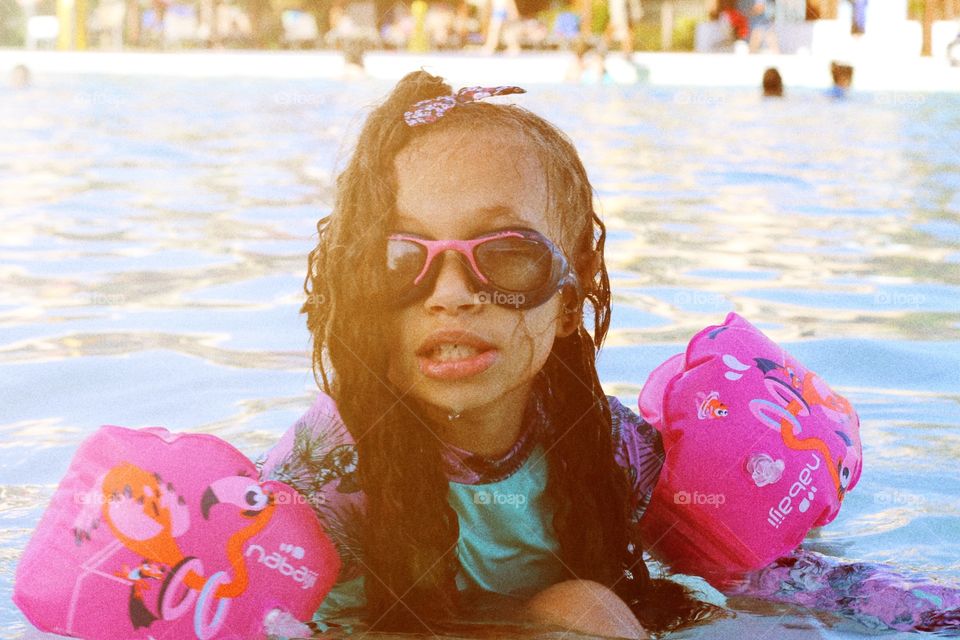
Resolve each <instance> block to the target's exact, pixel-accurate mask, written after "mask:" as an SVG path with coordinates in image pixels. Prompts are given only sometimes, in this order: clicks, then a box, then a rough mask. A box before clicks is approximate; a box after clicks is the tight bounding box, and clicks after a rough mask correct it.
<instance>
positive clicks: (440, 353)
mask: <svg viewBox="0 0 960 640" xmlns="http://www.w3.org/2000/svg"><path fill="white" fill-rule="evenodd" d="M478 353H480V352H479V351H477V350H476V349H475V348H474V347H471V346H468V345H465V344H450V343H446V344H441V345H440V346H438V347H436V348H435V349H434V350H433V351H431V352H430V357H431V358H432V359H433V360H439V361H440V362H447V361H450V360H463V359H465V358H471V357H473V356H475V355H477V354H478Z"/></svg>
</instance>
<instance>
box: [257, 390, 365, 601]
mask: <svg viewBox="0 0 960 640" xmlns="http://www.w3.org/2000/svg"><path fill="white" fill-rule="evenodd" d="M257 464H258V466H259V467H260V477H261V479H263V480H268V479H269V480H279V481H281V482H285V483H286V484H288V485H290V486H291V487H293V488H294V489H296V490H297V492H299V493H300V495H302V496H304V497H305V498H306V499H307V500H308V501H309V502H310V505H311V506H312V507H313V510H314V513H316V514H317V517H318V518H319V520H320V522H321V523H322V524H323V527H324V529H325V531H326V532H327V535H329V536H330V539H331V540H332V541H333V543H334V545H335V546H336V548H337V551H338V552H339V553H340V558H341V561H342V566H341V569H340V576H339V578H338V582H341V581H344V580H349V579H352V578H355V577H357V576H358V575H360V564H361V563H360V551H361V549H360V535H361V531H360V527H361V525H362V522H363V514H364V510H365V509H364V508H365V502H364V496H363V492H362V491H360V489H359V487H358V486H357V480H356V469H357V449H356V445H355V443H354V441H353V438H352V437H351V436H350V433H349V431H347V427H346V425H344V424H343V421H342V420H341V419H340V414H339V413H338V412H337V408H336V405H335V404H334V402H333V399H332V398H330V397H329V396H327V395H325V394H324V393H320V395H319V396H318V397H317V399H316V401H315V402H314V403H313V406H311V407H310V409H309V410H308V411H307V412H306V413H305V414H304V415H303V416H302V417H301V418H300V419H299V420H297V421H296V422H295V423H294V424H293V426H291V427H290V428H289V429H287V431H286V433H284V434H283V436H282V437H281V438H280V440H279V442H277V444H276V445H275V446H274V447H273V448H272V449H270V451H268V452H267V453H266V455H265V456H263V458H262V459H261V460H259V461H258V463H257Z"/></svg>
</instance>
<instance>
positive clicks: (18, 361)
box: [0, 76, 960, 640]
mask: <svg viewBox="0 0 960 640" xmlns="http://www.w3.org/2000/svg"><path fill="white" fill-rule="evenodd" d="M758 80H759V79H758ZM388 90H389V85H387V84H383V83H379V82H373V81H371V82H357V83H352V84H346V83H344V84H341V83H335V82H331V81H315V80H283V81H279V80H277V81H273V80H251V79H232V80H231V79H171V78H165V79H150V78H124V77H119V76H118V77H96V76H87V77H72V76H40V77H38V78H36V82H35V85H34V86H33V87H31V88H28V89H26V90H18V91H15V90H12V89H7V88H0V122H3V131H4V132H3V135H0V166H2V170H0V230H2V231H0V448H2V451H3V454H4V455H3V456H2V460H0V498H2V499H0V638H28V637H29V638H32V637H45V636H43V634H40V633H38V632H36V631H34V630H32V627H31V626H30V625H29V623H27V622H26V620H25V619H24V618H23V616H22V615H21V614H20V612H19V611H18V610H17V609H16V608H15V607H14V605H13V604H12V602H11V600H10V595H11V593H12V588H13V584H12V583H13V575H14V570H15V567H16V564H17V560H18V558H19V556H20V554H21V552H22V550H23V548H24V547H25V545H26V544H27V541H28V539H29V537H30V535H31V532H32V530H33V528H34V527H35V526H36V524H37V522H38V520H39V518H40V516H41V514H42V512H43V509H44V508H45V505H46V502H47V500H48V499H49V498H50V496H51V495H52V493H53V491H54V489H55V487H56V483H57V482H58V481H59V479H60V478H61V477H62V476H63V474H64V472H65V471H66V468H67V465H68V464H69V461H70V459H71V457H72V455H73V453H74V451H75V450H76V448H77V446H78V444H79V443H80V442H81V441H82V440H83V439H84V438H85V437H86V436H88V435H89V434H90V433H92V432H93V431H94V430H95V429H96V428H97V427H98V426H99V425H101V424H106V423H110V424H121V425H127V426H147V425H164V426H166V427H168V428H170V429H172V430H183V431H198V432H206V433H213V434H216V435H218V436H220V437H222V438H225V439H226V440H228V441H230V442H231V443H233V444H234V445H236V446H237V447H239V448H240V449H241V450H242V451H243V452H244V453H246V454H248V455H250V456H256V455H257V454H259V453H260V452H261V451H263V450H265V449H266V448H268V447H269V446H270V445H271V444H272V443H273V442H274V441H275V440H276V439H277V438H278V436H279V435H280V434H281V433H282V432H283V431H284V430H285V429H286V428H287V427H288V426H289V425H290V424H291V423H292V422H294V421H295V420H296V419H297V418H298V417H299V416H300V415H301V414H302V413H303V411H304V410H305V409H306V408H307V407H308V406H309V403H310V401H311V398H312V396H313V394H314V393H315V390H316V387H315V383H314V379H313V376H312V374H311V372H310V360H309V335H308V333H307V331H306V327H305V325H304V319H303V318H302V317H301V316H299V315H298V309H299V306H300V303H301V298H302V295H303V293H302V282H303V275H304V273H305V265H306V255H307V253H308V251H309V250H310V249H311V248H312V246H313V243H314V241H315V234H316V228H315V224H316V221H317V219H318V218H319V217H320V216H321V215H323V214H325V213H327V212H328V211H329V210H330V208H331V206H332V201H333V179H334V176H335V175H336V172H337V170H338V168H340V167H342V166H343V165H344V163H345V161H346V159H347V158H348V156H349V151H350V146H349V141H350V139H351V138H352V136H354V135H355V134H356V131H357V129H358V127H359V124H360V122H361V118H362V114H363V113H365V110H366V109H368V108H369V105H370V104H372V103H373V102H374V101H375V100H376V99H377V98H378V97H380V96H382V95H384V94H385V93H386V92H387V91H388ZM528 90H529V93H528V94H526V95H524V96H521V97H517V98H516V101H517V102H519V103H521V104H523V105H524V106H527V107H529V108H530V109H533V110H534V111H536V112H538V113H541V114H543V115H545V116H546V117H547V118H548V119H550V120H552V121H553V122H555V123H557V124H558V125H559V126H561V128H563V129H564V130H565V131H566V132H567V133H568V134H569V135H570V136H571V137H572V138H573V140H574V142H575V143H576V145H577V147H578V148H579V150H580V152H581V154H582V157H583V159H584V162H585V164H586V166H587V168H588V172H589V174H590V176H591V179H592V181H593V184H594V186H595V189H596V192H597V198H598V205H599V207H600V211H601V212H602V215H603V217H604V219H605V221H606V223H607V225H608V229H609V232H610V235H609V243H608V256H607V259H608V267H609V269H610V273H611V280H612V287H613V295H614V300H613V303H614V317H613V322H612V329H611V332H610V335H609V338H608V342H607V345H606V347H605V348H604V351H603V352H602V354H601V357H600V360H599V366H600V373H601V379H602V380H603V381H604V383H605V385H606V387H607V390H608V392H609V393H613V394H615V395H617V396H618V397H620V398H621V399H622V400H623V401H624V402H625V403H626V404H627V405H628V406H632V407H634V408H635V407H636V396H637V393H638V392H639V390H640V388H641V386H642V384H643V382H644V380H645V379H646V377H647V375H648V374H649V373H650V371H651V370H652V369H653V368H654V367H655V366H656V365H657V364H659V363H660V362H661V361H662V360H664V359H665V358H667V357H669V356H670V355H672V354H674V353H677V352H679V351H681V350H682V348H683V346H684V344H685V342H686V340H687V339H688V338H689V337H690V336H692V335H693V334H694V333H695V332H696V331H697V330H698V329H700V328H701V327H703V326H706V325H709V324H716V323H719V322H722V320H723V317H724V316H725V315H726V313H727V312H729V311H737V312H738V313H740V314H741V315H743V316H745V317H746V318H747V319H749V320H750V321H751V322H753V323H754V324H756V325H757V326H758V327H760V328H761V329H762V330H763V331H765V332H766V333H767V334H768V335H769V336H770V337H771V338H773V339H774V340H776V341H778V342H779V343H780V344H782V345H783V346H784V347H785V348H786V349H787V350H788V351H790V352H791V353H793V354H794V355H795V356H797V357H798V358H799V359H800V361H802V362H804V363H805V364H806V365H808V366H809V367H810V368H811V369H812V370H815V371H817V372H818V373H819V374H820V375H821V376H822V377H823V378H824V379H826V380H827V381H829V382H830V383H831V385H832V386H833V387H834V388H836V389H837V390H839V391H840V392H842V393H844V394H845V395H846V396H847V397H848V398H849V400H850V401H851V402H852V403H853V405H854V406H855V407H856V408H857V409H858V411H859V414H860V417H861V420H862V439H863V448H864V460H865V466H864V471H863V476H862V479H861V481H860V483H859V485H858V486H857V487H856V489H855V490H854V491H852V492H851V493H850V495H849V496H848V498H847V499H846V501H845V502H844V506H843V509H842V511H841V512H840V515H839V517H838V518H837V519H836V521H834V522H833V523H832V524H830V525H829V526H827V527H825V528H824V529H822V530H821V531H820V532H819V533H818V534H817V535H816V537H815V539H812V540H811V541H810V542H811V544H813V545H815V546H814V548H816V550H818V551H820V552H821V553H826V554H831V555H835V556H837V557H840V558H844V559H848V560H862V561H873V562H887V563H892V564H894V565H895V566H897V567H899V568H901V569H903V570H905V571H916V572H921V573H923V574H926V575H930V576H936V577H938V578H939V579H942V580H944V581H947V582H953V583H957V584H960V178H958V176H960V97H958V96H949V95H934V94H931V95H927V96H924V97H923V99H922V100H912V101H895V100H889V99H879V97H877V96H873V95H871V94H869V93H859V94H857V93H855V94H854V95H853V97H852V98H851V99H850V100H848V101H846V102H834V101H831V100H828V99H827V98H825V97H824V96H823V95H822V94H821V93H819V92H816V91H800V90H797V91H792V92H789V94H788V98H787V99H785V100H782V101H764V100H762V99H761V98H760V97H759V95H758V93H759V92H758V91H757V92H754V91H750V90H745V89H729V90H726V89H710V90H709V92H708V93H709V95H705V97H704V99H697V100H692V99H690V96H691V95H692V94H695V93H696V92H698V91H701V90H699V89H696V88H681V89H665V88H650V87H642V86H638V87H622V86H620V87H618V86H595V87H594V86H592V87H576V88H571V87H561V86H531V87H528ZM707 98H709V99H707ZM870 633H871V632H869V631H868V630H865V629H863V628H860V627H858V626H857V625H856V624H853V623H850V622H849V621H843V620H837V619H833V618H830V617H829V616H815V615H811V614H808V613H805V612H803V611H802V610H798V609H789V608H785V607H781V606H774V605H770V606H762V605H757V604H752V605H750V606H749V607H746V608H744V609H741V610H740V612H739V615H738V616H737V618H735V619H732V620H724V621H720V622H716V623H712V624H711V625H708V626H707V627H702V628H695V629H689V630H687V631H684V632H681V633H679V634H677V635H676V637H703V638H712V637H729V638H739V637H758V638H760V637H763V638H776V639H777V640H780V639H781V638H817V637H823V638H836V637H851V636H858V635H861V634H866V635H868V634H870ZM901 635H902V636H903V637H909V635H908V634H884V637H898V636H901Z"/></svg>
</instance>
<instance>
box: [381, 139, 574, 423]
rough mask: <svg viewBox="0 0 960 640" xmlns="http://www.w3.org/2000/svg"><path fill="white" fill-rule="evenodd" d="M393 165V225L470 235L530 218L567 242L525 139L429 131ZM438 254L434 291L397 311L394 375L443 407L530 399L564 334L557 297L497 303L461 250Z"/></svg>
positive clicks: (527, 223)
mask: <svg viewBox="0 0 960 640" xmlns="http://www.w3.org/2000/svg"><path fill="white" fill-rule="evenodd" d="M394 167H395V171H396V178H397V201H396V217H395V218H394V219H393V220H392V221H391V227H390V231H391V232H401V231H402V232H407V233H413V234H417V235H421V236H425V237H427V238H430V239H436V240H444V239H458V240H465V239H470V238H474V237H476V236H478V235H481V234H483V233H488V232H491V231H495V230H498V229H503V228H506V227H526V228H529V229H533V230H535V231H538V232H540V233H541V234H543V235H544V236H546V237H547V238H549V239H550V240H551V241H552V242H553V243H554V244H556V245H557V246H562V245H561V242H560V235H561V234H560V228H559V221H558V220H557V219H556V218H557V216H556V214H551V213H550V212H548V211H547V210H546V209H547V191H546V179H545V176H544V172H543V169H542V168H541V167H540V163H539V161H538V160H537V159H536V156H535V154H534V152H533V150H532V149H531V148H530V147H529V145H528V144H527V143H526V142H525V141H523V140H516V139H515V138H514V137H507V136H506V135H504V134H498V133H496V132H491V131H486V130H480V131H457V130H440V131H438V132H436V133H434V132H430V133H428V134H427V135H426V136H424V137H422V138H420V139H418V140H416V141H415V142H414V143H411V144H410V145H408V146H407V147H406V148H405V149H404V150H403V151H402V152H401V153H400V154H398V155H397V157H396V159H395V161H394ZM568 258H569V257H568ZM435 260H440V264H439V265H438V266H439V269H440V271H439V274H438V275H437V280H436V283H435V285H434V288H433V290H432V291H430V292H429V293H428V294H427V295H426V297H424V298H422V299H420V300H418V301H416V302H413V303H412V304H410V305H408V306H406V307H404V308H402V309H401V310H399V311H398V312H397V314H396V316H395V324H394V325H393V328H394V332H395V333H394V335H395V340H394V342H393V347H392V349H391V353H390V372H389V375H390V379H391V381H392V382H393V383H394V384H395V385H396V386H397V387H398V388H399V389H400V390H401V391H405V392H407V393H409V394H411V395H413V396H414V397H415V398H417V399H418V400H420V401H421V402H423V403H426V404H427V405H428V407H430V406H432V407H435V408H438V409H440V410H441V411H442V412H444V413H460V412H464V411H471V410H478V409H480V410H482V408H483V407H484V406H489V405H490V404H491V403H495V402H503V401H507V400H509V399H510V398H513V399H515V400H516V401H518V402H525V400H526V397H527V393H528V392H529V390H530V387H531V384H532V382H533V378H534V376H535V375H536V374H537V372H538V371H539V370H540V369H541V368H542V367H543V365H544V363H545V362H546V360H547V356H548V355H549V354H550V350H551V348H552V347H553V341H554V338H555V337H556V336H558V335H564V333H563V329H562V326H563V325H562V322H561V318H560V309H561V303H560V296H559V295H554V296H553V297H552V298H550V299H549V300H548V301H547V302H546V303H544V304H542V305H540V306H538V307H534V308H532V309H528V310H517V309H515V308H512V307H510V308H507V307H501V306H497V305H495V304H490V303H488V302H486V301H485V299H484V297H483V296H482V295H479V296H478V295H477V292H476V291H475V290H474V288H473V285H472V283H471V281H470V279H469V276H468V275H467V273H466V272H465V269H468V268H469V267H467V266H466V265H464V264H463V263H462V261H461V260H460V259H459V255H458V254H457V253H456V252H453V251H449V252H446V253H444V254H442V255H440V256H437V257H436V258H435Z"/></svg>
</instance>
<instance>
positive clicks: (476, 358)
mask: <svg viewBox="0 0 960 640" xmlns="http://www.w3.org/2000/svg"><path fill="white" fill-rule="evenodd" d="M499 357H500V350H499V349H488V350H486V351H481V352H480V353H477V354H476V355H473V356H470V357H468V358H461V359H460V360H446V361H443V362H441V361H439V360H434V359H433V358H430V357H429V356H426V355H418V356H417V363H418V364H419V365H420V373H422V374H423V375H425V376H427V377H428V378H433V379H435V380H461V379H463V378H469V377H471V376H475V375H477V374H479V373H483V372H484V371H486V370H487V369H489V368H490V367H491V366H492V365H493V363H494V362H496V361H497V359H498V358H499Z"/></svg>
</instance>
